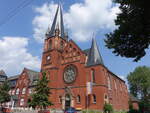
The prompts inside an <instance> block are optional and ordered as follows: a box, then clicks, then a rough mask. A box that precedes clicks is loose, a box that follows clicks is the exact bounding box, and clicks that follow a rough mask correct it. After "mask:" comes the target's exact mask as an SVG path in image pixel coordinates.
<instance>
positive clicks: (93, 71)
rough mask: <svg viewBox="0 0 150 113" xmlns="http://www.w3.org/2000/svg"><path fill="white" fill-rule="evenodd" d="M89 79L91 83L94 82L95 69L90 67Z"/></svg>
mask: <svg viewBox="0 0 150 113" xmlns="http://www.w3.org/2000/svg"><path fill="white" fill-rule="evenodd" d="M91 80H92V82H93V83H95V70H94V69H91Z"/></svg>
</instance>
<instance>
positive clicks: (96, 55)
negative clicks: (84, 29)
mask: <svg viewBox="0 0 150 113" xmlns="http://www.w3.org/2000/svg"><path fill="white" fill-rule="evenodd" d="M97 64H102V65H104V63H103V60H102V57H101V54H100V52H99V49H98V46H97V43H96V40H95V38H93V39H92V45H91V48H90V51H89V53H88V59H87V63H86V65H87V66H93V65H97Z"/></svg>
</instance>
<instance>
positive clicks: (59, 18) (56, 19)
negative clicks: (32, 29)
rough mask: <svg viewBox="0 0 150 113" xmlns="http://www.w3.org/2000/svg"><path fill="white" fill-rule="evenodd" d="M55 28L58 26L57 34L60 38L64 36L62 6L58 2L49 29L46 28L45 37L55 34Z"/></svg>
mask: <svg viewBox="0 0 150 113" xmlns="http://www.w3.org/2000/svg"><path fill="white" fill-rule="evenodd" d="M57 28H59V36H60V37H61V38H64V36H65V33H64V23H63V14H62V8H61V5H60V3H58V6H57V10H56V14H55V17H54V20H53V23H52V26H51V29H50V30H48V31H47V33H46V36H47V38H50V37H53V36H55V31H56V29H57Z"/></svg>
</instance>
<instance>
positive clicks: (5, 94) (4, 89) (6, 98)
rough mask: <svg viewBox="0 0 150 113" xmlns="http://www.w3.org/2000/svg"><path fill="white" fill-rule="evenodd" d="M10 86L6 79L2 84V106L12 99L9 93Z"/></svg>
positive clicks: (0, 100)
mask: <svg viewBox="0 0 150 113" xmlns="http://www.w3.org/2000/svg"><path fill="white" fill-rule="evenodd" d="M9 90H10V86H9V83H8V81H5V82H4V83H3V84H2V85H1V86H0V104H1V106H2V104H3V103H5V102H9V101H10V95H9Z"/></svg>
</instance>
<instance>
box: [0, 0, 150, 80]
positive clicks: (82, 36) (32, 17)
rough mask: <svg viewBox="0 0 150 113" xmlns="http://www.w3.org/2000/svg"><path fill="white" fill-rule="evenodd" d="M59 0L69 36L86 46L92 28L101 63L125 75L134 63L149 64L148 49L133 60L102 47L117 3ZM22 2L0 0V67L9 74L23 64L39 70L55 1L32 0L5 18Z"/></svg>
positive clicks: (89, 39) (122, 75) (149, 51)
mask: <svg viewBox="0 0 150 113" xmlns="http://www.w3.org/2000/svg"><path fill="white" fill-rule="evenodd" d="M29 1H30V0H29ZM57 1H58V0H57ZM61 1H62V5H63V12H64V21H65V22H64V23H65V27H66V29H67V30H68V32H69V38H71V39H73V40H75V42H76V43H77V44H78V45H79V46H80V47H81V48H82V49H86V48H89V47H90V46H91V37H92V33H93V32H94V33H95V34H96V40H97V43H98V45H99V49H100V52H101V55H102V57H103V60H104V64H105V65H106V67H108V68H109V69H110V70H111V71H112V72H114V73H115V74H117V75H119V76H121V77H125V76H126V75H127V74H128V73H129V72H131V71H133V70H134V69H135V67H137V66H143V65H146V66H150V62H149V60H148V59H149V56H150V50H149V49H148V50H147V54H146V56H145V57H143V58H142V59H141V60H140V61H139V62H138V63H137V62H133V59H127V58H122V57H119V56H115V55H114V54H112V52H111V50H108V49H107V48H106V47H105V43H104V39H105V35H104V34H105V33H108V32H110V31H112V30H113V29H115V27H116V26H115V25H114V19H115V18H116V13H118V12H119V10H118V6H117V5H114V4H113V3H112V2H111V0H92V2H91V0H61ZM22 2H23V0H13V1H12V0H0V15H1V16H0V23H1V22H2V23H3V22H4V20H6V23H5V24H3V25H0V56H1V57H0V69H4V70H5V71H6V73H7V74H8V75H9V76H12V75H15V74H19V73H20V72H21V71H22V69H23V68H24V67H27V68H31V69H34V70H40V63H41V55H42V48H43V43H42V40H43V38H44V35H43V34H44V33H45V30H46V29H47V27H48V26H50V25H51V23H52V19H53V16H54V12H55V10H56V4H57V3H56V2H54V1H52V0H34V1H33V2H32V3H31V4H30V5H28V6H27V7H25V8H23V9H17V11H16V12H17V14H16V15H15V16H13V17H12V18H10V19H9V21H7V20H8V18H6V17H7V15H8V14H9V13H10V11H12V9H15V8H16V7H17V6H18V5H19V4H20V3H22ZM93 6H94V7H93ZM11 14H12V13H11Z"/></svg>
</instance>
